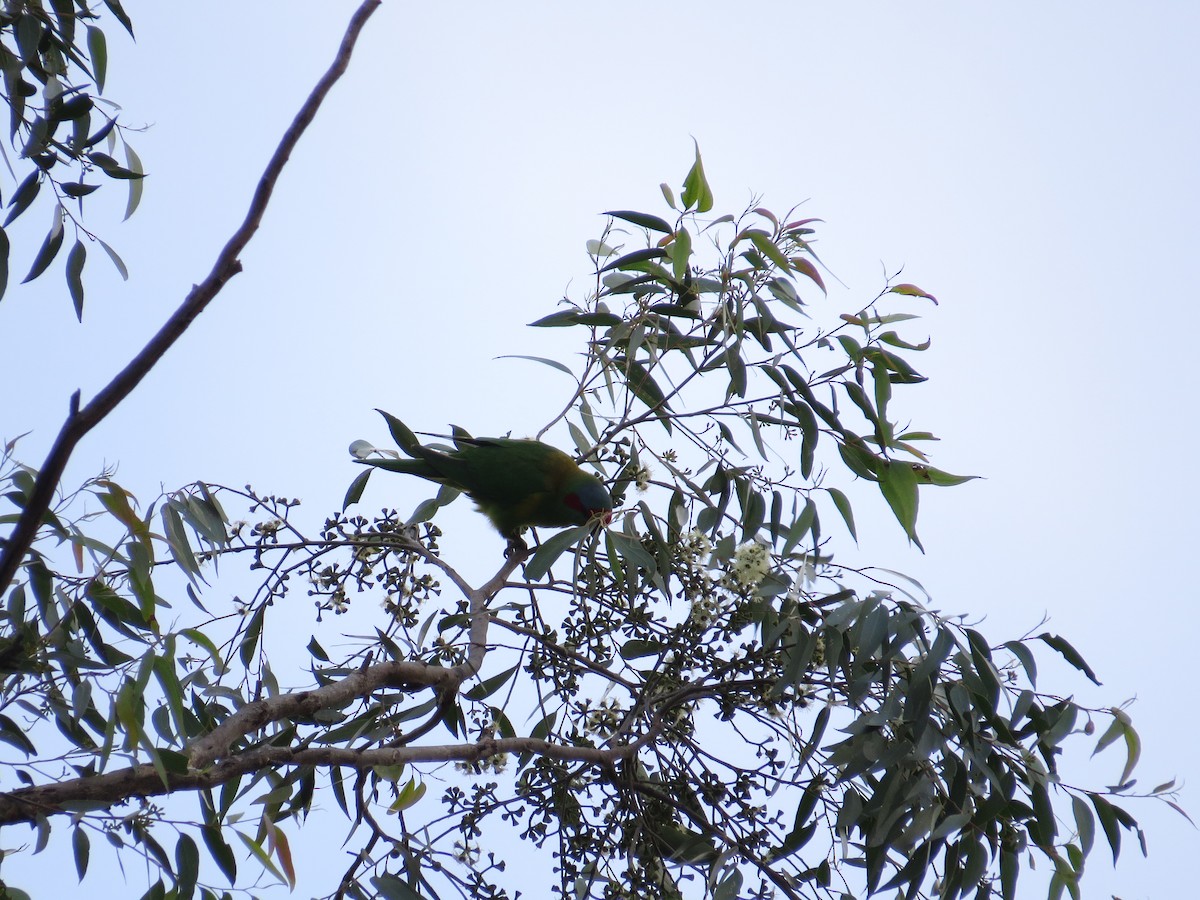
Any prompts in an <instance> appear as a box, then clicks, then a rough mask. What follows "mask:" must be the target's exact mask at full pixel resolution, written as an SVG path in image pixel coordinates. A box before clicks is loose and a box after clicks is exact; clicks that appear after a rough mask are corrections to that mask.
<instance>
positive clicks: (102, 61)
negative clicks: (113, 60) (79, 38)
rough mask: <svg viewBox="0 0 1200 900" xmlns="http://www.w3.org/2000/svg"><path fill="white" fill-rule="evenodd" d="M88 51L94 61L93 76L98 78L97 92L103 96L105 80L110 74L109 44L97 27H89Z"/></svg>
mask: <svg viewBox="0 0 1200 900" xmlns="http://www.w3.org/2000/svg"><path fill="white" fill-rule="evenodd" d="M87 49H88V56H89V57H90V58H91V61H92V74H93V75H94V76H95V78H96V90H97V92H99V93H101V94H103V93H104V80H105V77H106V76H107V74H108V42H107V41H106V40H105V39H104V32H103V31H101V30H100V29H99V28H97V27H96V26H95V25H89V26H88V29H87Z"/></svg>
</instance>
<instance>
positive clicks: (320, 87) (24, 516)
mask: <svg viewBox="0 0 1200 900" xmlns="http://www.w3.org/2000/svg"><path fill="white" fill-rule="evenodd" d="M381 2H382V0H364V2H363V3H362V5H361V6H359V8H358V9H357V10H356V11H355V13H354V15H353V16H352V17H351V18H350V23H349V25H348V26H347V28H346V33H345V35H344V36H343V38H342V43H341V46H340V47H339V48H338V52H337V56H336V57H335V58H334V61H333V64H332V65H331V66H330V67H329V69H328V70H327V71H326V72H325V74H324V75H323V76H322V77H321V80H320V81H319V82H317V86H316V87H315V88H313V91H312V93H311V94H309V95H308V99H307V100H305V101H304V105H303V106H301V107H300V111H299V112H298V113H297V114H296V117H295V118H294V119H293V120H292V124H291V125H290V126H289V127H288V130H287V131H286V132H285V133H284V136H283V139H282V140H281V141H280V142H279V146H278V147H276V148H275V153H274V154H273V155H272V156H271V159H270V161H269V162H268V163H267V166H266V168H265V169H264V170H263V174H262V177H261V178H260V179H259V181H258V187H257V188H256V189H255V191H254V197H253V198H252V199H251V201H250V208H249V210H247V212H246V218H245V219H244V220H243V222H242V224H241V226H240V227H239V228H238V230H237V231H235V232H234V234H233V237H231V238H230V239H229V242H228V243H227V244H226V245H225V246H224V247H223V248H222V249H221V252H220V253H219V254H218V255H217V260H216V262H215V263H214V265H213V268H212V271H210V272H209V273H208V276H207V277H206V278H205V279H204V280H203V281H202V282H200V283H199V284H198V285H195V286H194V287H193V288H192V290H191V291H190V292H189V293H188V295H187V297H186V298H184V301H183V303H181V304H180V306H179V308H178V309H177V310H175V312H174V314H173V315H172V316H171V318H169V319H168V320H167V322H166V324H164V325H163V327H162V328H161V329H159V331H158V333H157V334H156V335H154V337H153V338H151V339H150V341H149V342H148V343H147V344H146V346H145V347H143V348H142V349H141V351H140V352H139V353H138V354H137V356H135V357H134V358H133V359H132V360H130V362H129V364H128V365H127V366H125V368H124V369H122V370H121V371H120V372H119V373H118V374H117V375H116V377H115V378H113V380H112V381H110V382H109V383H108V384H107V385H105V386H104V388H102V389H101V390H100V392H99V393H98V394H96V396H95V397H94V398H93V399H92V401H91V402H90V403H88V404H87V405H86V406H84V407H83V408H82V409H81V408H80V407H79V392H78V391H76V392H75V394H74V395H73V396H72V397H71V404H70V411H69V412H68V414H67V420H66V421H65V422H64V423H63V426H62V428H61V430H60V431H59V433H58V437H57V438H55V440H54V446H53V447H51V448H50V453H49V455H47V457H46V461H45V462H44V463H43V464H42V467H41V469H40V471H39V472H38V476H37V481H36V482H35V484H34V488H33V492H32V495H31V496H30V498H29V500H28V502H27V503H26V504H25V508H24V509H23V510H22V511H21V517H20V519H19V520H18V521H17V524H16V526H14V528H13V530H12V533H11V534H10V535H9V537H8V538H7V540H6V541H5V542H4V550H3V553H0V594H2V593H3V592H4V591H6V590H7V589H8V586H9V584H11V583H12V580H13V578H14V577H16V574H17V570H18V569H19V568H20V566H21V562H22V561H23V560H24V559H25V554H26V553H27V552H28V551H29V548H30V547H31V546H32V545H33V541H34V538H35V537H36V536H37V531H38V528H40V527H41V525H42V520H43V519H44V518H45V515H46V512H47V510H49V509H50V504H51V503H52V502H53V499H54V491H55V489H56V488H57V487H58V482H59V480H60V479H61V478H62V473H63V470H64V469H65V468H66V465H67V460H69V459H70V458H71V454H72V453H73V452H74V450H75V446H76V445H77V444H78V443H79V441H80V440H82V439H83V437H84V436H85V435H86V434H87V433H88V432H90V431H91V430H92V429H93V428H95V427H96V426H97V425H99V424H100V422H102V421H103V420H104V418H105V417H106V416H108V414H109V413H111V412H112V411H113V410H114V409H115V408H116V407H117V405H118V404H120V403H121V401H122V400H124V399H125V398H126V397H128V396H129V395H130V393H132V392H133V389H134V388H136V387H137V386H138V384H139V383H141V380H142V379H143V378H145V377H146V375H147V374H148V373H149V372H150V370H151V369H152V368H154V366H155V365H157V363H158V361H159V360H160V359H162V358H163V356H164V355H165V354H166V352H167V350H169V349H170V348H171V346H172V345H173V344H174V343H175V342H176V341H177V340H179V338H180V337H182V336H183V333H184V332H185V331H187V329H188V328H189V326H191V324H192V322H194V321H195V320H196V317H197V316H199V315H200V313H202V312H203V311H204V310H205V308H207V306H208V304H209V303H211V302H212V300H213V298H214V297H216V296H217V294H218V293H220V291H221V288H223V287H224V286H225V283H226V282H227V281H229V279H230V278H232V277H233V276H234V275H237V274H238V273H239V272H241V271H242V263H241V260H240V259H238V256H239V255H240V254H241V252H242V251H243V250H244V249H245V248H246V245H247V244H249V243H250V239H251V238H252V237H254V233H255V232H256V231H258V226H259V225H260V224H261V222H262V218H263V215H264V214H265V213H266V210H267V204H268V202H269V201H270V199H271V193H272V192H273V191H274V190H275V184H276V182H278V180H279V176H280V174H281V173H282V172H283V167H284V166H285V165H286V164H287V161H288V159H289V157H290V156H291V155H292V151H293V150H295V148H296V145H297V143H299V141H300V137H301V135H303V134H304V132H305V130H306V129H307V128H308V126H309V125H310V124H312V121H313V119H314V118H315V117H316V115H317V110H318V109H320V108H321V104H322V103H323V102H324V100H325V97H326V95H328V93H329V91H330V89H331V88H332V87H333V85H334V84H335V83H336V82H337V80H338V79H339V78H341V77H342V75H343V74H344V73H345V72H346V69H347V67H348V66H349V65H350V56H351V54H352V53H353V52H354V45H355V43H356V42H357V41H358V36H359V34H360V33H361V32H362V29H363V26H364V25H366V23H367V19H368V18H369V17H370V16H371V14H372V13H373V12H375V10H376V9H377V8H378V7H379V5H380V3H381Z"/></svg>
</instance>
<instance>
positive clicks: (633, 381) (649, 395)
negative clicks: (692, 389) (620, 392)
mask: <svg viewBox="0 0 1200 900" xmlns="http://www.w3.org/2000/svg"><path fill="white" fill-rule="evenodd" d="M620 362H621V365H623V366H624V368H625V376H626V384H628V385H629V390H630V391H631V392H632V393H633V395H634V396H635V397H637V398H638V399H639V400H641V401H642V402H643V403H644V404H646V406H648V407H649V408H650V409H653V410H658V411H662V410H667V409H670V407H669V406H668V405H667V402H666V395H665V394H663V392H662V389H661V388H660V387H659V386H658V384H657V383H656V382H655V381H654V379H653V378H652V377H651V376H650V372H649V371H648V370H647V369H646V367H645V366H643V365H642V364H641V363H640V362H637V361H636V360H632V359H622V360H621V361H620ZM668 421H669V420H668ZM669 430H670V429H669V428H668V431H669Z"/></svg>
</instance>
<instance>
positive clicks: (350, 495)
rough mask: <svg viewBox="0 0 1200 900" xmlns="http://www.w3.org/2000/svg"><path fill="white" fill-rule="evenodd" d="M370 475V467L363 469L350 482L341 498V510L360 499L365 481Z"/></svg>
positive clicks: (365, 484)
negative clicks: (343, 496)
mask: <svg viewBox="0 0 1200 900" xmlns="http://www.w3.org/2000/svg"><path fill="white" fill-rule="evenodd" d="M370 477H371V469H365V470H363V471H362V472H360V473H359V474H358V475H357V476H355V478H354V480H353V481H352V482H350V487H349V488H347V490H346V496H345V498H344V499H343V500H342V512H345V511H346V508H347V507H350V506H353V505H354V504H355V503H357V502H358V501H359V500H361V499H362V495H363V491H364V490H366V487H367V481H368V480H369V479H370Z"/></svg>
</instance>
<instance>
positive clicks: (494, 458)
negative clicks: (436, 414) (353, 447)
mask: <svg viewBox="0 0 1200 900" xmlns="http://www.w3.org/2000/svg"><path fill="white" fill-rule="evenodd" d="M379 413H380V414H381V415H382V416H383V417H384V418H385V419H386V420H387V423H388V427H389V428H390V429H391V432H392V437H393V438H395V440H396V443H397V444H398V445H399V446H400V449H401V450H403V451H404V452H405V453H407V454H408V455H409V456H411V457H412V459H360V460H359V462H361V463H364V464H365V465H369V466H377V467H378V468H381V469H387V470H388V471H389V472H403V473H407V474H409V475H416V476H417V477H419V478H425V479H427V480H429V481H435V482H437V483H438V484H444V485H447V486H449V487H452V488H455V489H457V490H460V491H462V492H463V493H464V494H466V495H467V496H469V497H470V498H471V499H472V500H474V501H475V503H476V504H477V505H478V507H479V511H480V512H482V513H483V514H484V515H485V516H487V517H488V518H489V519H490V520H491V522H492V524H493V525H495V526H496V530H497V531H499V532H500V534H501V535H502V536H504V537H505V538H507V539H508V543H509V552H510V553H521V552H524V551H525V550H526V549H527V547H526V544H525V542H524V541H523V540H522V539H521V531H523V530H524V529H525V528H526V527H529V526H545V527H547V528H566V527H568V526H571V525H586V524H588V523H589V522H597V523H599V524H600V525H607V524H608V523H609V522H611V521H612V506H613V502H612V497H611V496H610V495H609V493H608V489H607V488H605V487H604V485H603V484H602V483H601V481H600V479H598V478H597V477H596V476H595V475H591V474H589V473H588V472H585V471H583V469H581V468H579V466H577V465H576V464H575V460H573V459H571V457H570V456H568V455H567V454H565V453H563V452H562V451H561V450H559V449H557V448H555V447H551V446H550V445H549V444H543V443H542V442H541V441H534V440H520V439H516V438H472V437H465V436H462V435H459V434H456V435H455V436H454V438H453V440H454V443H455V445H456V446H457V449H456V450H454V451H452V452H443V451H440V450H435V449H433V448H432V447H425V446H423V445H422V444H421V443H420V442H419V441H418V440H417V438H416V435H415V434H414V433H413V432H412V431H410V430H409V429H408V427H407V426H406V425H405V424H404V423H403V422H401V421H400V420H399V419H397V418H396V417H395V416H392V415H389V414H388V413H386V412H384V411H383V410H379Z"/></svg>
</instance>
